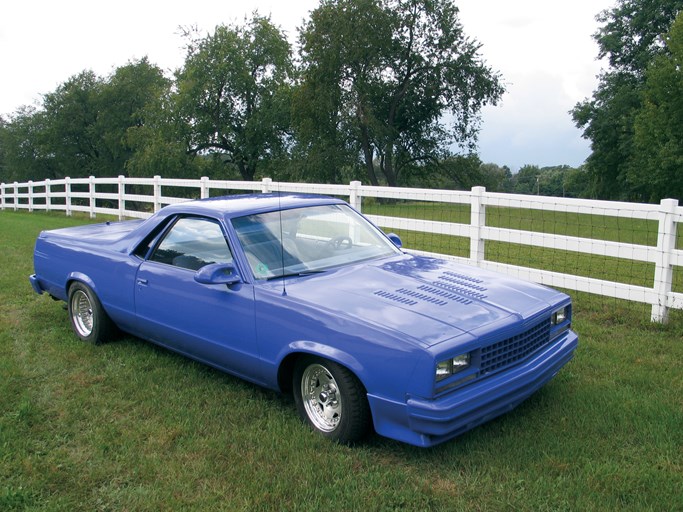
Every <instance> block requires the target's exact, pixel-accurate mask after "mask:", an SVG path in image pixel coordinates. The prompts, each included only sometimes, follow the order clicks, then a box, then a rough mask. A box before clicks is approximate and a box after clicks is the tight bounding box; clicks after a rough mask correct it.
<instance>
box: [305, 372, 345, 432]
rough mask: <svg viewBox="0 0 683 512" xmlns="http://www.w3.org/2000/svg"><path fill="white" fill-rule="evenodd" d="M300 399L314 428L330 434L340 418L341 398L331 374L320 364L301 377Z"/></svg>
mask: <svg viewBox="0 0 683 512" xmlns="http://www.w3.org/2000/svg"><path fill="white" fill-rule="evenodd" d="M301 398H302V400H303V406H304V409H305V410H306V415H307V416H308V419H309V420H310V421H311V423H312V424H313V426H315V428H317V429H319V430H321V431H322V432H332V431H333V430H334V429H336V428H337V426H338V425H339V422H340V421H341V418H342V397H341V393H340V392H339V386H338V385H337V381H336V380H335V379H334V377H333V376H332V374H331V373H330V371H329V370H327V368H325V367H324V366H323V365H321V364H312V365H310V366H308V367H306V369H305V370H304V372H303V374H302V376H301Z"/></svg>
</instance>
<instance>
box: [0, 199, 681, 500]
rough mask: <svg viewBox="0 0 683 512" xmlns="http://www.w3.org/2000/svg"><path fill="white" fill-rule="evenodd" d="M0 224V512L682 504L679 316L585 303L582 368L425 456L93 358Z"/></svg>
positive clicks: (267, 398) (187, 372)
mask: <svg viewBox="0 0 683 512" xmlns="http://www.w3.org/2000/svg"><path fill="white" fill-rule="evenodd" d="M84 222H87V220H86V219H84V218H80V219H79V218H75V219H69V218H66V217H64V216H62V215H46V214H42V213H34V214H28V213H14V212H0V247H2V257H1V259H0V263H1V265H2V266H1V267H0V268H1V269H2V272H0V510H2V511H13V510H27V511H31V510H40V511H72V510H87V511H92V510H112V511H114V510H115V511H121V510H131V511H137V510H142V511H147V510H149V511H157V510H202V511H203V510H266V511H268V510H272V511H280V510H304V511H310V510H330V509H334V510H340V511H342V510H343V511H346V510H358V511H375V510H377V511H384V510H386V511H390V510H420V511H421V510H444V511H447V510H448V511H450V510H467V511H470V510H474V511H477V510H528V511H544V510H546V511H555V510H567V511H569V510H571V511H574V510H581V511H590V510H596V511H597V510H599V511H602V510H615V511H616V510H638V511H640V510H652V511H660V510H683V371H681V368H682V367H683V318H682V315H681V314H680V313H681V312H673V314H672V319H671V323H670V324H669V325H667V326H660V325H653V324H650V323H649V322H647V319H648V314H647V309H645V310H644V307H643V306H642V305H633V304H628V303H625V302H620V301H616V300H612V299H600V298H596V297H591V296H589V295H586V294H580V295H577V296H576V297H575V323H574V327H575V329H576V330H577V331H578V333H579V335H580V347H579V349H578V351H577V353H576V357H575V359H574V360H573V361H572V362H571V363H569V365H568V366H567V367H565V368H564V369H563V370H562V371H561V372H560V374H559V375H558V376H557V377H556V378H555V379H554V380H553V381H552V382H551V383H549V384H548V385H547V386H545V387H544V388H543V389H542V390H541V391H540V392H538V393H537V394H536V395H534V396H533V397H532V398H531V399H529V400H528V401H526V402H525V403H524V404H522V405H521V406H520V407H518V408H517V409H516V410H514V411H513V412H511V413H509V414H507V415H505V416H503V417H501V418H498V419H497V420H495V421H492V422H490V423H488V424H486V425H484V426H482V427H479V428H477V429H475V430H473V431H471V432H469V433H467V434H465V435H463V436H461V437H459V438H457V439H455V440H454V441H452V442H449V443H446V444H444V445H441V446H438V447H436V448H434V449H429V450H422V449H418V448H413V447H410V446H406V445H403V444H400V443H396V442H393V441H390V440H387V439H383V438H380V437H378V436H373V437H371V438H370V439H368V440H367V441H366V442H365V443H363V444H361V445H359V446H355V447H346V446H338V445H334V444H331V443H329V442H326V441H324V440H322V439H321V438H319V437H317V436H315V435H313V434H312V433H311V432H310V431H309V430H308V429H307V428H306V427H305V426H304V425H302V424H301V423H300V421H299V419H298V417H297V415H296V412H295V410H294V405H293V402H292V400H291V399H290V398H289V397H283V396H279V395H277V394H275V393H272V392H269V391H265V390H262V389H260V388H257V387H255V386H252V385H250V384H247V383H244V382H242V381H240V380H238V379H235V378H232V377H229V376H226V375H224V374H221V373H219V372H216V371H214V370H211V369H209V368H207V367H204V366H202V365H200V364H197V363H194V362H191V361H188V360H186V359H184V358H182V357H179V356H177V355H175V354H172V353H170V352H168V351H165V350H162V349H159V348H156V347H154V346H152V345H150V344H147V343H144V342H142V341H140V340H137V339H135V338H131V337H122V338H121V339H120V340H119V341H117V342H114V343H109V344H106V345H103V346H97V347H96V346H91V345H87V344H84V343H82V342H80V341H78V340H77V339H76V337H75V336H74V335H73V334H72V333H71V331H70V328H69V325H68V319H67V316H66V313H65V311H64V310H63V309H62V307H61V305H60V304H59V303H56V302H53V301H52V300H50V299H49V298H48V297H44V296H37V295H35V294H34V293H33V292H32V290H31V288H30V286H29V284H28V280H27V276H28V275H29V274H30V273H31V272H32V261H31V254H32V249H33V243H34V240H35V237H36V235H37V234H38V232H39V231H40V230H41V229H50V228H57V227H61V226H68V225H74V224H79V223H84Z"/></svg>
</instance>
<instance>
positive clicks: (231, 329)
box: [135, 217, 259, 381]
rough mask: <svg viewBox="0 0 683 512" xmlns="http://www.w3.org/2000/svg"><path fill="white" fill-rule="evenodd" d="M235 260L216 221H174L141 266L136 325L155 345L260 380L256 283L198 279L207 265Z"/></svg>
mask: <svg viewBox="0 0 683 512" xmlns="http://www.w3.org/2000/svg"><path fill="white" fill-rule="evenodd" d="M232 262H233V255H232V252H231V251H230V248H229V245H228V243H227V239H226V237H225V234H224V232H223V228H222V227H221V225H220V223H219V222H218V221H216V220H214V219H209V218H204V217H178V218H177V219H175V220H174V221H173V222H172V223H171V225H170V226H169V227H168V228H167V229H166V231H165V232H164V233H163V234H162V235H161V236H160V239H159V240H158V241H156V242H155V243H154V244H153V245H152V247H151V249H150V250H149V251H148V254H147V255H146V257H145V259H144V261H143V262H142V263H141V265H140V267H139V269H138V272H137V276H136V282H135V308H136V315H137V320H138V328H139V330H140V331H141V334H142V335H143V336H144V337H146V338H148V339H150V340H152V341H154V342H156V343H159V344H161V345H165V346H167V347H169V348H171V349H173V350H176V351H179V352H182V353H184V354H186V355H188V356H190V357H193V358H195V359H199V360H201V361H203V362H206V363H209V364H211V365H214V366H217V367H220V368H222V369H224V370H227V371H229V372H231V373H235V374H237V375H240V376H243V377H245V378H248V379H250V380H257V381H258V380H259V379H258V373H259V363H258V347H257V344H256V332H255V324H254V291H253V285H251V284H247V283H238V284H235V285H231V286H228V285H207V284H200V283H198V282H196V281H195V280H194V276H195V272H196V271H197V270H198V269H199V268H201V267H202V266H204V265H208V264H210V263H232Z"/></svg>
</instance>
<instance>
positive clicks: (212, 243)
mask: <svg viewBox="0 0 683 512" xmlns="http://www.w3.org/2000/svg"><path fill="white" fill-rule="evenodd" d="M150 259H151V260H152V261H156V262H159V263H166V264H168V265H173V266H176V267H182V268H187V269H191V270H198V269H200V268H201V267H203V266H205V265H209V264H211V263H232V261H233V259H232V254H231V252H230V249H229V248H228V244H227V242H226V240H225V237H224V236H223V231H222V230H221V227H220V226H219V225H218V223H217V222H215V221H212V220H208V219H199V218H192V217H186V218H181V219H179V220H178V221H177V222H176V223H175V224H174V225H173V227H172V228H171V229H170V231H169V232H168V233H167V234H166V236H165V237H164V239H163V240H162V241H161V243H160V244H159V246H158V247H157V248H156V249H155V251H154V253H153V254H152V257H151V258H150Z"/></svg>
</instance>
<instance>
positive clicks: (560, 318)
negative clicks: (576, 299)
mask: <svg viewBox="0 0 683 512" xmlns="http://www.w3.org/2000/svg"><path fill="white" fill-rule="evenodd" d="M568 318H569V306H565V307H563V308H560V309H558V310H557V311H555V312H554V313H553V314H552V316H551V317H550V325H551V326H553V327H554V326H556V325H560V324H562V323H564V322H565V321H566V320H567V319H568Z"/></svg>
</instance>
